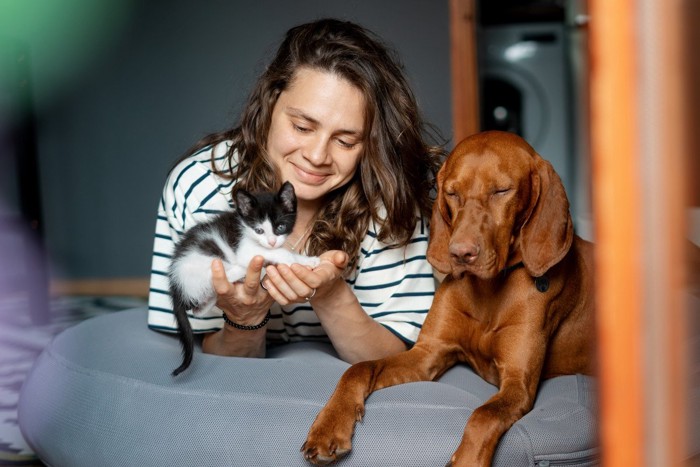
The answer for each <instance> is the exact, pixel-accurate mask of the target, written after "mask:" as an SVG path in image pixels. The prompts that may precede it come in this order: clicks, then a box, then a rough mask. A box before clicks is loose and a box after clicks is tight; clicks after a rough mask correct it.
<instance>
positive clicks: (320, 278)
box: [263, 250, 348, 305]
mask: <svg viewBox="0 0 700 467" xmlns="http://www.w3.org/2000/svg"><path fill="white" fill-rule="evenodd" d="M320 258H321V264H319V265H318V266H316V267H315V268H314V269H313V270H312V269H309V268H307V267H306V266H302V265H300V264H292V265H285V264H278V265H274V266H273V265H269V266H267V267H266V272H267V275H266V276H265V278H264V279H263V284H264V286H265V288H266V289H267V291H268V293H269V294H270V296H271V297H272V298H273V299H274V300H275V301H276V302H277V303H279V304H280V305H289V304H290V303H303V302H308V301H310V300H311V299H314V300H317V299H319V298H322V297H324V296H327V295H328V294H329V293H330V292H331V290H332V289H333V286H334V285H335V284H337V282H338V281H339V280H340V281H342V275H343V272H344V271H345V266H347V264H348V255H347V254H346V253H344V252H342V251H339V250H331V251H327V252H325V253H323V254H322V255H321V256H320Z"/></svg>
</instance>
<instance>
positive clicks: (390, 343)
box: [311, 279, 406, 363]
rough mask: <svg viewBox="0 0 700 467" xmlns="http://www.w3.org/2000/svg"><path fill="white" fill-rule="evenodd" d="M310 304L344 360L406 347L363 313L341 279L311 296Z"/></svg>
mask: <svg viewBox="0 0 700 467" xmlns="http://www.w3.org/2000/svg"><path fill="white" fill-rule="evenodd" d="M311 304H312V306H313V308H314V311H315V312H316V315H317V316H318V318H319V320H320V321H321V325H322V326H323V329H324V331H325V332H326V334H327V335H328V337H329V338H330V340H331V342H332V343H333V347H334V348H335V350H336V351H337V352H338V355H339V356H340V358H342V359H343V360H345V361H346V362H348V363H356V362H359V361H364V360H375V359H378V358H383V357H387V356H389V355H394V354H397V353H399V352H402V351H404V350H406V344H405V343H404V342H403V341H402V340H401V339H399V338H398V337H397V336H396V335H395V334H394V333H392V332H391V331H389V330H388V329H387V328H385V327H384V326H382V325H381V324H379V323H378V322H377V321H375V320H374V319H372V317H370V316H369V315H368V314H367V313H366V312H365V310H364V309H363V308H362V306H361V305H360V303H359V302H358V300H357V297H356V296H355V294H353V292H352V290H350V287H349V286H348V285H347V283H345V281H343V280H342V279H339V280H338V281H337V282H336V283H335V284H333V285H332V286H330V287H328V288H327V289H326V290H324V291H323V294H318V297H315V298H313V299H312V300H311Z"/></svg>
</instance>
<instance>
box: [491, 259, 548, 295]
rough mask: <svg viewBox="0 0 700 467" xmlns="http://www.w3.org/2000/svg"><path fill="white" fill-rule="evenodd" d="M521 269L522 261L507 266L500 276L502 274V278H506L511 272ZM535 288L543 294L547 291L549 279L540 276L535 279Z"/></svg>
mask: <svg viewBox="0 0 700 467" xmlns="http://www.w3.org/2000/svg"><path fill="white" fill-rule="evenodd" d="M522 267H525V264H523V262H522V261H520V262H519V263H515V264H513V265H512V266H508V267H507V268H505V269H504V270H503V271H501V274H503V277H505V276H507V275H508V274H510V273H511V272H513V271H515V270H516V269H520V268H522ZM534 279H535V288H536V289H537V290H538V291H539V292H542V293H545V292H546V291H547V290H549V278H548V277H547V276H540V277H535V278H534Z"/></svg>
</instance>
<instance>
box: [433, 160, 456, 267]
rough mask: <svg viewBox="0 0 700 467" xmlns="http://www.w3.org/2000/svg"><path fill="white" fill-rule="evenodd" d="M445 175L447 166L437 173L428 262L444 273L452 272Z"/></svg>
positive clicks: (449, 221) (449, 222)
mask: <svg viewBox="0 0 700 467" xmlns="http://www.w3.org/2000/svg"><path fill="white" fill-rule="evenodd" d="M444 177H445V166H444V165H443V166H442V167H441V168H440V171H439V172H438V174H437V199H436V200H435V203H433V214H432V216H431V218H430V242H429V243H428V262H430V264H432V265H433V267H434V268H435V269H437V270H438V271H439V272H441V273H443V274H449V273H451V272H452V266H450V253H449V251H448V246H449V243H450V235H451V229H450V225H451V220H450V213H449V211H448V209H447V204H446V203H445V197H444V196H443V194H442V182H443V179H444Z"/></svg>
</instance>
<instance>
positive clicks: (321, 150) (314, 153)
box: [304, 136, 328, 165]
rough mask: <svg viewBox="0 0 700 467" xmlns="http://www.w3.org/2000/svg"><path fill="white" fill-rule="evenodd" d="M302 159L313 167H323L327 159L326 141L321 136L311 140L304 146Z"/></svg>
mask: <svg viewBox="0 0 700 467" xmlns="http://www.w3.org/2000/svg"><path fill="white" fill-rule="evenodd" d="M304 157H306V159H308V160H309V162H311V163H312V164H314V165H323V164H324V163H325V162H326V160H327V159H328V140H327V139H326V138H325V137H321V136H319V137H317V138H313V139H312V140H311V141H309V144H308V145H307V146H306V151H305V154H304Z"/></svg>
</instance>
